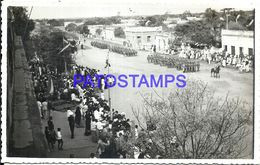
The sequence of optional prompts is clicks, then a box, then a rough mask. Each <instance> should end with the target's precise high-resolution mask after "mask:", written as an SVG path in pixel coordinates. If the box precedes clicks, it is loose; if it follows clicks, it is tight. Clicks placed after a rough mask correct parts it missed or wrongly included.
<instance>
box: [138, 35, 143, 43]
mask: <svg viewBox="0 0 260 165" xmlns="http://www.w3.org/2000/svg"><path fill="white" fill-rule="evenodd" d="M141 42H142V41H141V36H137V43H138V44H140V43H141Z"/></svg>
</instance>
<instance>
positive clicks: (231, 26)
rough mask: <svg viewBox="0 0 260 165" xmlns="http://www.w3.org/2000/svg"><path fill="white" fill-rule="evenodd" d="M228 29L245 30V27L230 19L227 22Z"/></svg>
mask: <svg viewBox="0 0 260 165" xmlns="http://www.w3.org/2000/svg"><path fill="white" fill-rule="evenodd" d="M228 29H229V30H247V28H246V27H245V26H243V25H241V24H240V23H238V22H233V21H230V22H229V24H228Z"/></svg>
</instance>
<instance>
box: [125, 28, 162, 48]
mask: <svg viewBox="0 0 260 165" xmlns="http://www.w3.org/2000/svg"><path fill="white" fill-rule="evenodd" d="M160 32H162V27H143V26H139V27H128V28H126V29H125V35H126V40H127V41H128V42H129V43H130V44H131V46H132V47H133V48H135V49H144V50H149V49H151V47H152V45H155V36H156V34H158V33H160Z"/></svg>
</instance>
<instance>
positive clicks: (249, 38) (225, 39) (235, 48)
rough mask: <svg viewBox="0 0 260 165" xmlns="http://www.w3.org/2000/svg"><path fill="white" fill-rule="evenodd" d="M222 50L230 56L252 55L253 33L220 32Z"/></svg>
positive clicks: (240, 31) (239, 31)
mask: <svg viewBox="0 0 260 165" xmlns="http://www.w3.org/2000/svg"><path fill="white" fill-rule="evenodd" d="M221 39H222V49H224V50H225V51H227V52H228V53H229V54H232V55H241V54H242V55H244V56H247V55H254V32H253V31H242V30H222V31H221Z"/></svg>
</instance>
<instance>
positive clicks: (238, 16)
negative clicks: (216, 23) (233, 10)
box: [236, 14, 240, 22]
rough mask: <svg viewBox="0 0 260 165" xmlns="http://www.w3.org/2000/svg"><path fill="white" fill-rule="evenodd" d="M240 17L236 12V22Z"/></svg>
mask: <svg viewBox="0 0 260 165" xmlns="http://www.w3.org/2000/svg"><path fill="white" fill-rule="evenodd" d="M239 18H240V14H238V15H237V17H236V22H237V20H238V19H239Z"/></svg>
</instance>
